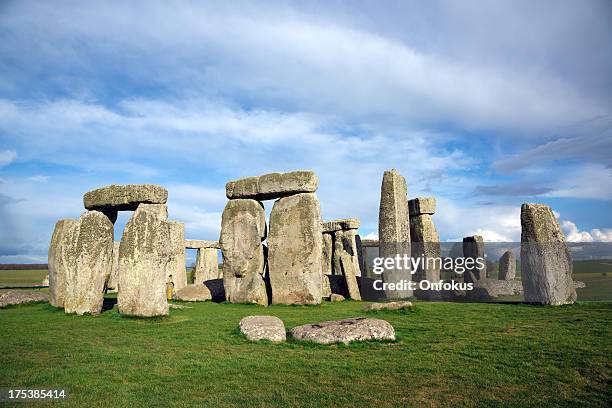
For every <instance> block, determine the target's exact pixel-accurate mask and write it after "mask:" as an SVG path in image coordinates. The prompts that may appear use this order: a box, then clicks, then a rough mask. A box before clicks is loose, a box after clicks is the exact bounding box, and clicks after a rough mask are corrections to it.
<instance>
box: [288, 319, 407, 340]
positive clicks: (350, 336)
mask: <svg viewBox="0 0 612 408" xmlns="http://www.w3.org/2000/svg"><path fill="white" fill-rule="evenodd" d="M291 336H293V338H294V339H296V340H302V341H312V342H315V343H319V344H333V343H344V344H348V343H350V342H352V341H368V340H395V330H394V329H393V326H391V325H390V324H389V323H388V322H386V321H384V320H381V319H370V318H366V317H355V318H350V319H344V320H337V321H330V322H323V323H313V324H305V325H303V326H297V327H294V328H293V329H291Z"/></svg>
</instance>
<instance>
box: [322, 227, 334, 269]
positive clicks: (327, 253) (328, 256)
mask: <svg viewBox="0 0 612 408" xmlns="http://www.w3.org/2000/svg"><path fill="white" fill-rule="evenodd" d="M322 239H323V241H322V247H321V248H322V250H321V267H322V271H323V275H331V274H332V269H333V268H332V262H333V259H332V256H333V252H334V251H333V239H332V235H331V234H328V233H323V237H322Z"/></svg>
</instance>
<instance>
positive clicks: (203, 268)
mask: <svg viewBox="0 0 612 408" xmlns="http://www.w3.org/2000/svg"><path fill="white" fill-rule="evenodd" d="M194 276H195V277H194V282H195V283H199V284H201V283H203V282H204V281H207V280H212V279H219V278H222V277H223V275H222V274H221V271H219V256H218V254H217V249H216V248H200V249H198V254H197V255H196V263H195V268H194Z"/></svg>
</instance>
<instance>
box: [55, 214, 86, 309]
mask: <svg viewBox="0 0 612 408" xmlns="http://www.w3.org/2000/svg"><path fill="white" fill-rule="evenodd" d="M78 236H79V221H77V220H59V221H58V222H57V223H56V224H55V230H54V231H53V236H52V237H51V244H50V245H49V253H48V268H49V303H51V305H53V306H55V307H64V300H65V298H66V284H67V283H66V280H67V279H68V276H74V273H71V272H70V271H76V260H77V240H78Z"/></svg>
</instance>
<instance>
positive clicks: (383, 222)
mask: <svg viewBox="0 0 612 408" xmlns="http://www.w3.org/2000/svg"><path fill="white" fill-rule="evenodd" d="M407 194H408V187H407V185H406V180H405V179H404V177H402V175H401V174H399V173H398V172H397V170H395V169H393V170H390V171H385V173H384V175H383V181H382V185H381V188H380V210H379V216H378V238H379V241H380V246H379V254H380V255H379V256H380V257H382V258H395V257H396V256H398V255H399V256H400V257H403V256H404V255H407V256H410V223H409V219H408V196H407ZM382 278H383V281H384V282H388V283H394V284H399V283H401V282H402V281H410V280H411V278H412V275H411V271H410V270H408V269H400V268H396V269H387V270H385V272H383V274H382ZM385 294H386V296H387V297H388V298H389V299H402V298H407V297H410V296H412V291H411V290H409V289H404V290H402V289H397V290H395V289H387V290H386V291H385Z"/></svg>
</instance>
